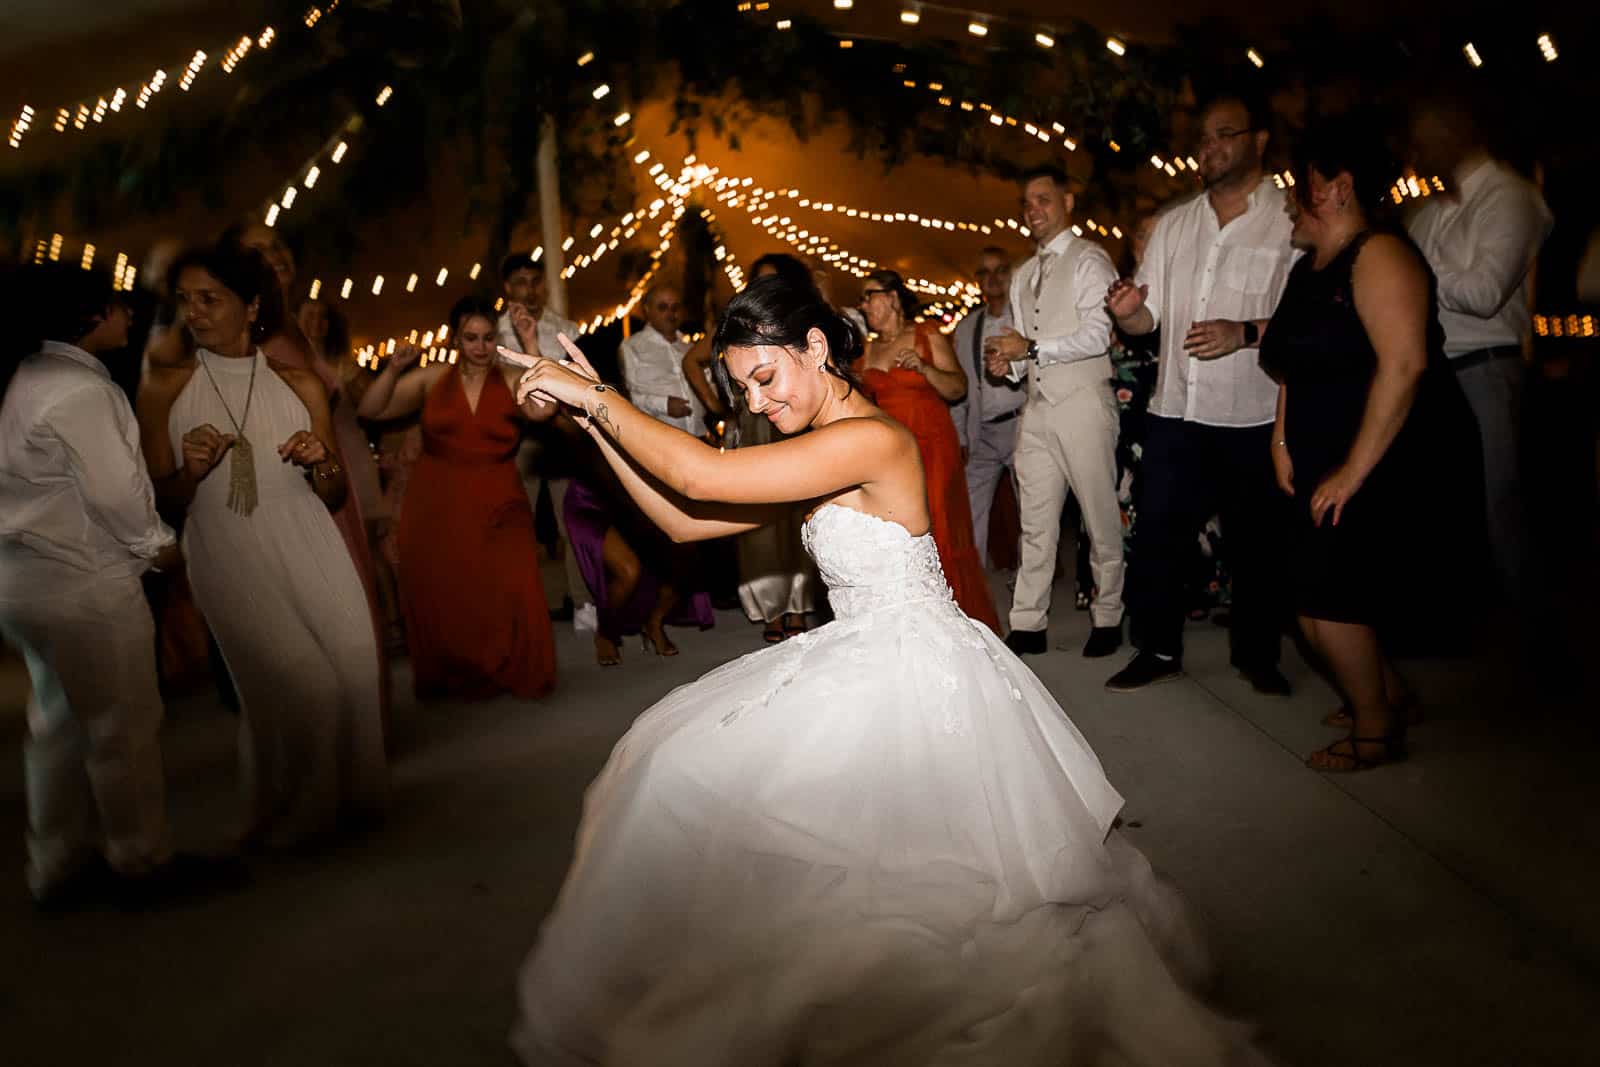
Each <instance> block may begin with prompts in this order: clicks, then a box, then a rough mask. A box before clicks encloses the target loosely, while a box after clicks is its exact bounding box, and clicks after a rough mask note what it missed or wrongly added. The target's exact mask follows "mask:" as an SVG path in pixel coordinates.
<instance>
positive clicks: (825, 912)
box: [513, 278, 1264, 1067]
mask: <svg viewBox="0 0 1600 1067" xmlns="http://www.w3.org/2000/svg"><path fill="white" fill-rule="evenodd" d="M854 342H855V338H854V334H853V331H852V330H851V329H850V328H849V327H848V326H846V325H845V324H844V323H842V322H841V321H840V320H839V319H838V318H837V317H836V316H834V315H833V314H832V313H831V312H829V311H828V310H827V308H826V307H825V306H824V305H820V304H819V303H818V302H817V301H816V298H815V296H814V294H811V295H808V294H805V293H802V292H799V291H798V290H797V289H794V288H791V287H788V286H786V285H785V283H784V282H783V281H782V280H781V279H776V278H773V279H763V280H761V281H758V282H756V283H754V284H753V285H752V286H751V287H750V288H749V289H747V290H746V291H745V292H744V293H742V294H740V296H738V297H737V298H735V300H734V301H733V302H732V304H730V306H729V308H728V311H727V313H726V315H725V317H724V320H723V322H722V324H721V326H720V327H719V330H718V335H717V350H718V351H719V352H723V353H724V354H725V358H726V361H727V366H728V370H729V373H730V376H731V377H732V379H733V380H734V381H735V383H736V384H738V385H739V386H740V387H741V388H743V389H744V390H745V392H746V395H747V398H748V400H749V403H750V407H751V409H752V410H754V411H757V412H760V413H763V414H766V415H767V416H768V417H769V418H771V419H772V420H773V421H774V422H775V423H776V424H777V426H778V428H779V429H781V430H783V431H784V432H786V433H796V432H797V431H799V430H803V429H807V428H809V430H810V432H808V433H802V434H799V435H798V436H796V437H795V438H793V439H792V440H789V441H784V442H781V443H778V444H774V445H769V446H761V447H757V448H753V449H741V450H738V458H737V460H734V456H735V454H734V453H727V454H725V455H719V454H717V452H716V450H715V449H705V451H704V452H701V451H698V450H700V449H702V448H703V447H704V446H701V445H699V444H698V443H695V442H693V441H692V440H691V439H689V438H688V437H687V435H681V434H678V433H677V431H674V430H672V429H671V428H669V427H662V426H661V425H660V424H659V423H654V420H651V419H650V418H649V417H648V416H645V415H641V414H640V413H638V412H637V411H636V410H634V409H633V408H631V407H630V406H629V405H627V404H626V402H625V401H623V400H621V399H620V398H619V397H618V395H617V394H616V393H615V391H613V390H612V389H611V388H610V387H608V386H597V385H596V384H595V383H594V382H593V381H592V380H591V379H589V378H586V377H584V376H583V375H582V374H579V373H576V372H574V371H572V370H569V369H566V368H563V367H561V366H559V365H555V364H548V363H547V364H540V365H539V366H537V367H535V368H534V369H533V370H531V371H529V372H528V374H527V375H526V376H525V378H524V380H523V384H522V389H521V390H520V391H519V395H520V394H521V393H528V392H538V393H542V394H544V395H546V396H550V397H554V398H555V399H557V400H560V401H562V402H563V403H566V404H569V405H572V406H574V407H580V408H582V409H583V412H584V413H585V414H586V415H587V416H588V417H589V419H590V432H591V434H593V435H594V436H595V437H596V439H597V440H598V441H599V442H600V443H601V447H602V450H603V451H604V452H605V453H606V454H607V457H608V459H609V460H611V461H612V463H613V467H614V469H616V470H617V471H618V474H619V477H621V478H622V480H623V482H624V484H625V485H627V487H628V489H629V491H630V493H632V494H633V495H634V498H635V499H636V500H637V501H638V502H639V503H640V505H641V506H642V507H643V508H644V509H645V511H646V513H647V514H649V515H650V516H651V517H652V519H654V520H655V521H657V522H659V523H661V524H662V525H663V527H664V528H665V529H666V530H667V532H668V533H669V534H671V535H673V536H674V537H677V538H681V539H689V538H694V537H699V536H720V535H725V534H727V533H732V532H736V531H737V530H739V529H743V528H747V527H748V526H749V525H750V524H751V523H752V522H760V521H761V520H762V516H761V515H760V514H759V509H758V508H755V507H752V508H750V509H748V510H743V511H741V510H739V509H735V508H730V507H726V506H718V507H716V508H714V509H707V508H705V507H703V506H701V505H696V504H693V503H690V501H692V500H700V501H713V500H715V501H726V502H732V503H744V504H751V505H756V504H759V503H760V502H762V501H768V502H772V503H776V502H779V501H781V500H783V499H787V497H785V496H784V495H783V494H785V492H786V491H792V492H795V493H796V495H799V494H804V495H806V496H807V497H809V498H811V499H820V500H821V501H822V502H821V503H820V504H819V506H817V507H816V508H815V510H814V511H813V512H812V514H811V516H810V518H809V519H808V520H807V521H806V524H805V528H804V537H805V542H806V547H807V549H808V550H809V551H810V552H811V554H812V555H813V557H814V558H815V559H816V562H817V564H818V567H819V568H820V570H821V573H822V577H823V579H824V580H825V581H826V582H827V585H828V589H829V594H830V597H831V598H832V602H833V606H834V609H835V612H836V615H837V618H836V621H834V622H833V623H830V624H829V625H827V626H824V627H821V628H819V629H817V630H815V631H812V632H810V633H807V634H804V635H801V636H799V637H796V638H793V639H791V640H790V641H788V642H786V643H784V644H782V645H778V646H775V647H772V648H768V649H764V650H762V651H760V652H756V653H754V654H752V655H749V656H745V657H744V658H742V659H739V660H736V661H734V662H732V663H729V664H727V665H726V666H724V667H721V668H719V669H718V670H715V671H712V672H711V673H710V674H708V675H706V676H705V677H703V678H701V679H700V680H699V681H697V682H694V683H692V684H690V685H686V686H683V687H681V688H679V689H677V690H675V691H673V692H672V693H670V694H669V695H668V696H667V697H666V698H665V699H664V700H662V701H661V702H660V703H658V704H657V705H656V706H655V707H653V708H651V709H650V710H649V711H647V712H646V713H645V714H644V715H642V716H641V717H640V718H639V720H638V721H637V722H636V723H635V724H634V726H633V728H632V729H631V730H630V731H629V732H628V734H627V736H625V737H624V738H623V739H622V741H621V742H620V743H619V744H618V745H617V747H616V750H615V751H614V752H613V754H612V757H611V759H610V761H609V762H608V763H607V765H606V767H605V768H604V770H602V771H601V773H600V776H599V777H598V778H597V779H596V780H595V782H594V784H593V785H592V786H591V788H590V790H589V793H588V796H587V798H586V802H585V806H584V815H583V822H582V825H581V827H580V829H579V832H578V841H577V849H576V855H575V857H574V860H573V866H572V870H571V871H570V873H569V874H568V876H567V880H566V883H565V885H564V886H563V888H562V891H561V895H560V898H559V899H558V901H557V903H556V906H555V909H554V911H553V913H552V914H551V915H550V916H549V917H548V918H547V920H546V922H545V924H544V927H543V929H542V931H541V933H540V936H539V941H538V943H537V945H536V946H535V947H534V950H533V952H532V953H531V955H530V956H529V958H528V961H527V963H526V965H525V966H524V968H523V972H522V976H521V983H520V1008H521V1012H520V1019H519V1022H518V1025H517V1028H516V1031H515V1034H514V1036H513V1042H514V1044H515V1046H516V1049H517V1051H518V1052H519V1053H520V1054H521V1056H522V1057H523V1059H524V1060H525V1061H526V1062H527V1063H529V1064H551V1065H557V1064H559V1065H567V1064H617V1065H635V1064H651V1065H652V1067H663V1065H670V1067H679V1065H682V1067H689V1065H695V1067H702V1065H728V1067H734V1065H738V1067H746V1065H767V1064H772V1065H777V1064H784V1065H789V1064H830V1065H833V1064H852V1065H855V1064H859V1065H869V1064H870V1065H873V1067H881V1065H906V1067H912V1065H917V1067H921V1065H925V1064H973V1065H978V1064H982V1065H1012V1064H1016V1065H1024V1064H1027V1065H1031V1064H1050V1065H1052V1067H1054V1065H1078V1064H1083V1065H1089V1064H1119V1065H1126V1064H1140V1065H1151V1067H1154V1065H1161V1067H1172V1065H1189V1064H1193V1065H1201V1064H1207V1065H1210V1064H1254V1063H1260V1062H1264V1061H1263V1060H1262V1058H1261V1056H1260V1054H1259V1053H1258V1052H1257V1051H1256V1050H1255V1049H1254V1048H1253V1047H1252V1046H1251V1044H1250V1042H1249V1038H1248V1032H1247V1030H1246V1029H1245V1028H1244V1027H1242V1026H1240V1025H1238V1024H1236V1023H1231V1022H1228V1021H1226V1020H1223V1019H1221V1018H1220V1017H1218V1016H1217V1015H1215V1014H1214V1013H1212V1012H1211V1011H1210V1010H1209V1009H1208V1008H1206V1007H1205V1006H1204V1005H1203V1004H1202V1003H1201V1002H1200V1001H1199V1000H1198V999H1196V998H1195V997H1194V996H1193V995H1192V994H1191V993H1190V992H1189V991H1188V990H1189V987H1190V986H1191V985H1192V984H1193V983H1194V982H1196V981H1197V980H1198V979H1199V978H1200V977H1201V975H1202V973H1203V971H1204V967H1205V964H1204V952H1203V949H1202V948H1201V947H1200V943H1199V940H1198V939H1197V937H1196V936H1195V935H1194V933H1193V932H1192V930H1191V928H1190V926H1189V925H1188V921H1187V919H1186V917H1185V913H1184V909H1183V907H1182V905H1181V903H1180V901H1179V899H1178V898H1177V896H1176V894H1174V893H1173V892H1172V891H1171V890H1170V889H1167V888H1166V887H1164V886H1162V885H1161V884H1160V883H1158V882H1157V880H1156V879H1155V877H1154V876H1153V874H1152V873H1151V871H1150V867H1149V864H1148V863H1147V862H1146V861H1145V859H1144V857H1143V856H1142V855H1140V854H1139V853H1138V852H1137V851H1136V850H1135V849H1134V848H1133V847H1132V846H1131V845H1129V844H1127V843H1126V842H1124V841H1122V840H1121V839H1120V838H1119V837H1118V836H1117V835H1116V833H1115V832H1113V830H1112V825H1113V820H1114V819H1115V817H1116V814H1117V811H1118V809H1119V808H1120V807H1121V804H1122V799H1121V797H1120V796H1119V795H1118V794H1117V792H1116V790H1115V789H1113V788H1112V786H1111V784H1110V783H1109V782H1108V781H1107V780H1106V777H1105V774H1104V773H1103V771H1102V770H1101V767H1100V764H1099V761H1098V760H1097V759H1096V758H1095V755H1094V753H1093V752H1092V751H1091V750H1090V748H1089V746H1088V744H1087V742H1085V740H1084V739H1083V737H1082V735H1081V734H1079V732H1078V731H1077V729H1076V728H1075V727H1074V726H1073V725H1072V723H1071V722H1070V721H1069V720H1068V719H1067V717H1066V715H1065V714H1064V713H1063V711H1062V710H1061V707H1060V706H1059V705H1058V704H1057V703H1056V702H1055V700H1054V699H1052V697H1051V696H1050V694H1049V692H1048V691H1047V690H1046V689H1045V688H1044V686H1043V685H1042V684H1041V683H1040V682H1039V681H1038V679H1037V678H1035V677H1034V676H1033V674H1032V673H1031V672H1030V671H1029V670H1028V669H1027V668H1026V667H1025V666H1024V665H1023V664H1022V663H1021V661H1019V660H1018V659H1017V658H1016V657H1015V656H1014V655H1012V654H1011V653H1010V652H1009V651H1008V650H1007V649H1006V648H1005V645H1004V644H1003V643H1002V642H1001V641H1000V639H999V638H997V637H996V636H995V635H994V634H993V633H992V632H990V631H989V630H988V629H987V628H986V627H984V626H982V625H981V624H979V623H976V622H974V621H973V620H971V619H969V618H967V617H966V616H965V615H964V614H962V612H961V611H960V609H959V608H958V607H957V606H956V604H955V602H954V601H953V600H952V599H951V595H950V590H949V587H948V586H947V585H946V583H945V580H944V577H943V573H942V570H941V567H940V563H939V556H938V552H937V549H936V548H935V546H934V542H933V538H932V536H931V535H930V534H929V533H928V532H927V530H928V516H927V505H926V499H925V495H924V493H925V490H924V489H923V487H922V477H921V466H920V461H919V460H918V459H917V450H916V444H915V441H914V439H913V438H911V437H910V435H909V433H907V431H905V430H904V429H903V428H900V427H899V426H897V425H896V424H894V423H893V422H892V421H890V420H888V419H887V418H886V417H885V416H883V415H882V414H881V413H879V412H877V411H876V409H875V408H873V407H872V406H871V404H870V403H869V402H867V401H866V400H865V398H863V397H862V396H861V394H860V393H859V392H856V391H854V390H853V389H852V388H851V385H850V383H849V381H848V378H847V375H846V373H845V372H842V371H840V370H839V368H840V367H843V366H848V359H849V357H850V355H851V354H852V353H851V352H850V349H851V347H852V346H853V343H854ZM569 351H571V352H573V353H574V354H575V353H576V349H569ZM584 369H585V370H587V368H586V367H585V368H584ZM652 424H653V426H655V427H659V429H655V428H652ZM679 437H681V438H682V440H679V439H678V438H679ZM621 449H626V450H627V458H624V457H623V455H622V453H621V451H620V450H621ZM630 459H631V460H632V461H633V462H634V463H637V464H638V465H639V466H640V467H643V468H644V469H645V470H647V471H648V472H649V474H651V475H653V476H654V477H655V478H656V479H658V480H659V483H660V484H664V485H665V486H666V487H667V489H668V490H669V491H671V492H672V493H673V494H676V495H669V494H668V493H663V492H661V491H659V490H657V489H655V488H652V485H651V484H650V483H648V482H646V481H645V479H644V478H642V477H641V476H640V475H639V474H638V473H637V471H636V470H635V469H634V468H633V467H631V466H630V465H629V460H630ZM730 461H732V462H730ZM776 483H781V487H778V488H774V485H775V484H776Z"/></svg>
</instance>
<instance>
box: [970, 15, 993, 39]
mask: <svg viewBox="0 0 1600 1067" xmlns="http://www.w3.org/2000/svg"><path fill="white" fill-rule="evenodd" d="M967 32H968V33H970V34H972V36H974V37H987V36H989V24H988V23H987V22H980V21H978V20H977V19H973V20H972V21H971V22H969V23H967Z"/></svg>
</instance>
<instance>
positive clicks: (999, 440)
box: [950, 247, 1028, 567]
mask: <svg viewBox="0 0 1600 1067" xmlns="http://www.w3.org/2000/svg"><path fill="white" fill-rule="evenodd" d="M975 277H976V278H977V280H978V287H979V288H980V289H981V290H982V292H983V306H982V307H980V308H978V310H976V311H974V312H973V313H972V314H970V315H968V316H966V317H965V318H963V319H962V320H961V323H960V325H958V326H957V327H956V332H955V350H956V359H957V360H959V361H960V362H961V369H962V370H964V371H966V372H967V382H968V385H967V394H966V396H964V397H962V398H961V400H960V401H958V402H957V403H956V404H955V405H954V406H953V407H952V408H951V409H950V414H951V416H953V417H954V418H955V420H956V436H958V437H959V438H960V439H961V452H962V455H963V456H965V457H966V461H967V462H966V467H967V493H968V494H969V496H970V497H971V501H972V537H973V543H974V544H976V545H977V546H978V560H979V561H980V562H981V563H983V565H984V566H986V567H987V566H988V565H989V512H990V511H991V510H992V509H993V508H994V494H995V490H996V489H997V488H999V486H1000V478H1001V477H1002V476H1003V475H1005V474H1006V473H1007V472H1008V471H1010V470H1011V460H1012V455H1013V453H1015V452H1016V450H1017V427H1018V422H1017V416H1019V415H1021V414H1022V405H1023V403H1024V402H1025V401H1026V400H1027V399H1028V391H1027V389H1026V387H1025V386H1024V384H1023V383H1022V382H1020V381H1012V380H1010V379H1008V378H996V377H993V376H991V375H990V374H989V372H988V370H987V369H986V368H985V367H984V360H983V344H984V342H985V341H987V340H988V339H989V338H991V337H995V336H997V335H999V334H1001V333H1004V332H1005V331H1007V330H1012V329H1015V327H1016V320H1014V319H1013V318H1012V317H1011V257H1010V256H1008V255H1006V251H1005V249H1003V248H994V247H989V248H985V249H984V250H983V252H982V253H981V256H980V258H979V260H978V269H977V271H976V272H975Z"/></svg>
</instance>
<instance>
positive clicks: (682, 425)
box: [621, 285, 706, 437]
mask: <svg viewBox="0 0 1600 1067" xmlns="http://www.w3.org/2000/svg"><path fill="white" fill-rule="evenodd" d="M639 308H640V310H641V311H643V312H644V320H645V325H644V328H643V329H642V330H639V331H638V332H637V333H635V334H634V335H633V336H632V337H630V338H628V339H627V340H626V341H624V342H622V353H621V364H622V384H623V386H624V387H626V388H627V390H628V399H629V400H631V401H632V402H633V404H634V406H636V407H637V408H638V409H639V410H640V411H643V412H646V413H648V414H650V415H654V416H655V417H656V418H658V419H660V420H661V421H662V422H665V423H666V424H667V425H668V426H676V427H677V428H678V429H680V430H682V431H684V432H685V433H691V434H694V435H695V436H696V437H699V436H700V435H701V434H703V433H705V432H706V421H705V415H706V409H705V406H704V405H703V404H701V402H700V398H699V395H698V394H697V393H696V392H695V390H693V389H692V388H690V386H689V382H688V378H687V376H686V373H685V371H684V363H683V357H684V355H685V354H687V353H688V351H689V344H688V342H686V341H684V340H683V339H682V338H681V337H679V336H678V324H679V323H680V322H681V321H682V318H683V301H682V300H681V299H680V298H679V296H678V291H677V290H676V289H674V288H672V287H671V286H669V285H655V286H651V287H650V289H649V290H647V291H646V292H645V294H644V297H643V298H642V299H641V300H640V301H639Z"/></svg>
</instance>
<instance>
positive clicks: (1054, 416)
mask: <svg viewBox="0 0 1600 1067" xmlns="http://www.w3.org/2000/svg"><path fill="white" fill-rule="evenodd" d="M1021 421H1022V427H1021V429H1020V430H1019V431H1018V434H1017V452H1016V459H1015V468H1014V469H1015V470H1016V476H1017V497H1018V504H1019V506H1020V509H1021V519H1022V546H1021V553H1020V560H1019V563H1018V568H1017V584H1016V591H1015V593H1014V594H1013V597H1012V601H1011V628H1012V629H1013V630H1043V629H1045V627H1046V626H1047V624H1048V623H1049V620H1050V590H1051V586H1052V585H1053V584H1054V578H1055V564H1056V548H1057V545H1058V543H1059V542H1060V540H1061V510H1062V508H1063V507H1064V506H1065V505H1066V500H1067V491H1068V490H1069V489H1070V490H1071V491H1072V493H1073V494H1074V495H1076V496H1077V498H1078V503H1079V504H1080V505H1081V507H1082V508H1083V517H1084V522H1085V524H1086V525H1087V526H1088V528H1089V569H1090V571H1091V573H1092V574H1093V576H1094V584H1095V598H1094V603H1093V605H1092V606H1091V609H1090V610H1091V612H1092V615H1093V619H1094V625H1096V626H1116V625H1118V624H1120V623H1121V622H1122V582H1123V570H1124V564H1123V559H1122V511H1121V509H1120V508H1119V507H1118V506H1117V432H1118V422H1117V402H1116V398H1115V397H1114V396H1113V395H1112V392H1111V386H1110V384H1109V383H1106V382H1097V383H1095V384H1093V385H1088V386H1083V387H1081V388H1078V389H1074V390H1072V391H1071V392H1069V393H1067V394H1066V395H1065V396H1062V397H1060V398H1058V399H1057V400H1056V401H1055V402H1053V403H1052V402H1050V401H1048V400H1046V399H1045V398H1044V397H1043V396H1041V395H1040V394H1039V393H1038V392H1034V393H1032V394H1030V395H1029V397H1028V405H1027V407H1026V408H1025V409H1023V412H1022V420H1021Z"/></svg>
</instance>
